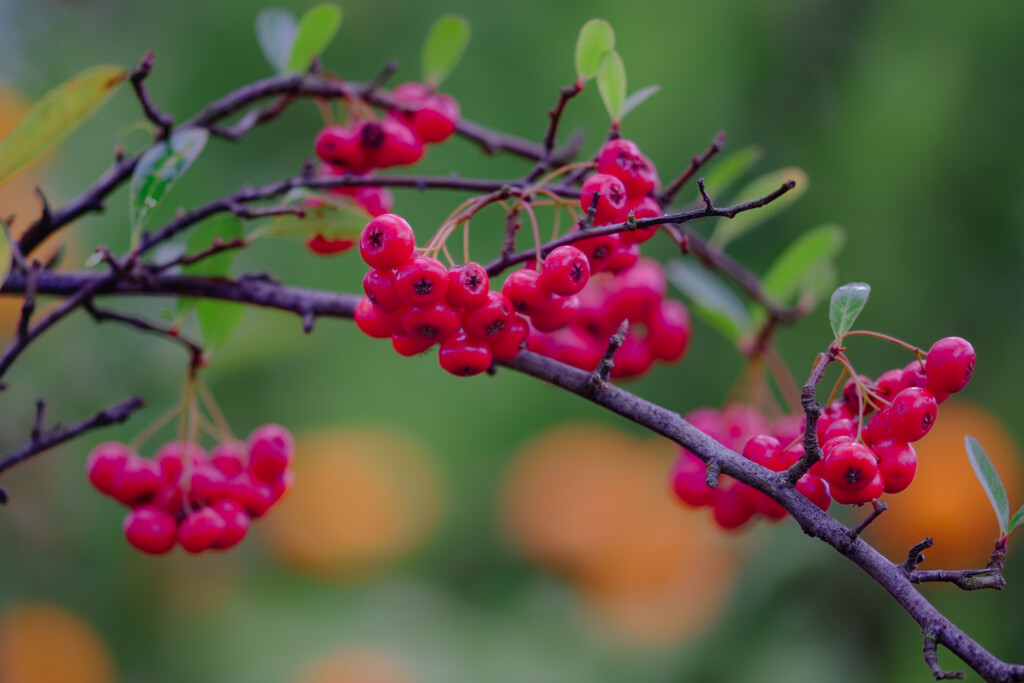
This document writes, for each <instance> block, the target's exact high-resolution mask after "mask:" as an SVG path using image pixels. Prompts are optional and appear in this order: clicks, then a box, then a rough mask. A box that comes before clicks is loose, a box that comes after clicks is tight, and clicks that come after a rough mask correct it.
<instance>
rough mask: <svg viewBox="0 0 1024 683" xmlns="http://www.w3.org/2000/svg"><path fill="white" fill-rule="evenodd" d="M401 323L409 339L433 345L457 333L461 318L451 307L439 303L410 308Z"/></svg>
mask: <svg viewBox="0 0 1024 683" xmlns="http://www.w3.org/2000/svg"><path fill="white" fill-rule="evenodd" d="M402 323H403V324H404V325H405V331H406V332H408V333H409V336H410V337H412V338H413V339H418V340H419V341H422V342H429V343H431V344H433V343H435V342H439V341H444V340H445V339H447V338H449V337H451V336H452V335H454V334H455V333H456V332H458V331H459V327H460V326H461V324H462V317H461V316H460V315H459V313H458V311H456V310H455V309H454V308H452V307H451V306H448V305H447V304H440V303H439V304H433V305H428V306H424V307H422V308H410V309H409V310H408V311H406V312H405V315H403V316H402Z"/></svg>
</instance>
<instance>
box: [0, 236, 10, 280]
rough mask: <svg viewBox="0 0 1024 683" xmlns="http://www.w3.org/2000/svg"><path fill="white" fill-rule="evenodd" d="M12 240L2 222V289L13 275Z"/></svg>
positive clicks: (0, 254) (0, 252)
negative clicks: (9, 276)
mask: <svg viewBox="0 0 1024 683" xmlns="http://www.w3.org/2000/svg"><path fill="white" fill-rule="evenodd" d="M11 265H12V263H11V240H10V235H9V234H8V232H7V228H6V226H5V224H3V223H2V222H0V287H2V286H3V284H4V283H5V282H7V276H8V275H10V274H11Z"/></svg>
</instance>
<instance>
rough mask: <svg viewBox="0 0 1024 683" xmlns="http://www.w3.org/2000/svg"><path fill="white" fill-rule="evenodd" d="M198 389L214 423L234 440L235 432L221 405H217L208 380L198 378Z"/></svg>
mask: <svg viewBox="0 0 1024 683" xmlns="http://www.w3.org/2000/svg"><path fill="white" fill-rule="evenodd" d="M196 389H197V390H198V391H199V396H200V397H201V398H202V400H203V403H204V404H205V407H206V410H207V412H209V413H210V416H211V417H212V418H213V421H214V423H215V424H216V425H217V430H218V431H220V432H221V433H222V434H225V435H227V436H228V437H230V438H231V439H232V440H234V438H235V434H234V432H233V431H231V425H230V424H229V423H228V420H227V418H226V417H225V416H224V412H223V411H222V410H221V409H220V406H219V405H217V400H216V399H215V398H214V397H213V392H212V391H210V387H208V386H206V382H204V381H203V380H202V379H200V378H196Z"/></svg>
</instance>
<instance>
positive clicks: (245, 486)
mask: <svg viewBox="0 0 1024 683" xmlns="http://www.w3.org/2000/svg"><path fill="white" fill-rule="evenodd" d="M224 491H225V494H224V495H225V497H226V498H230V499H232V500H234V501H235V502H236V503H238V504H239V505H241V506H242V507H243V508H245V510H246V512H248V513H249V516H250V517H252V518H253V519H256V518H259V517H262V516H263V515H264V514H266V512H267V510H269V509H270V508H271V506H273V505H274V501H275V500H277V498H276V496H275V493H274V486H273V484H270V483H264V482H261V481H257V480H256V479H255V478H253V477H252V475H251V474H250V473H248V472H242V473H241V474H240V475H238V476H237V477H235V478H234V479H232V480H231V481H229V482H227V484H225V486H224Z"/></svg>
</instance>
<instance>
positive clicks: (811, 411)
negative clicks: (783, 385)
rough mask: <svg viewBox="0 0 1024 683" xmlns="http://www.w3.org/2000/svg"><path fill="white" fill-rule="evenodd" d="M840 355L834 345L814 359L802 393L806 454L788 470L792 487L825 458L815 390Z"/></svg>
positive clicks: (819, 410)
mask: <svg viewBox="0 0 1024 683" xmlns="http://www.w3.org/2000/svg"><path fill="white" fill-rule="evenodd" d="M838 354H839V349H838V347H836V346H833V345H830V346H829V347H828V349H827V350H826V351H825V353H820V354H818V357H817V358H815V359H814V367H813V368H811V376H810V377H808V378H807V382H806V383H805V384H804V387H803V389H802V390H801V391H800V405H801V406H803V409H804V442H803V445H804V454H803V455H802V456H801V457H800V459H799V460H797V461H796V462H795V463H794V464H793V466H792V467H790V468H789V469H788V470H786V479H787V482H788V483H789V485H790V486H795V485H796V483H797V482H798V481H799V480H800V477H802V476H804V475H805V474H807V471H808V470H810V469H811V467H813V466H814V464H815V463H816V462H818V461H820V460H822V459H823V458H824V457H825V455H824V454H823V453H822V452H821V444H819V443H818V418H820V417H821V412H822V411H821V406H820V405H818V402H817V401H816V400H815V399H814V390H815V388H816V387H817V386H818V383H819V382H821V378H822V377H824V376H825V369H826V368H827V367H828V366H829V364H830V363H831V362H832V361H834V360H835V359H836V356H837V355H838Z"/></svg>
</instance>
